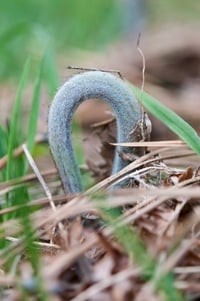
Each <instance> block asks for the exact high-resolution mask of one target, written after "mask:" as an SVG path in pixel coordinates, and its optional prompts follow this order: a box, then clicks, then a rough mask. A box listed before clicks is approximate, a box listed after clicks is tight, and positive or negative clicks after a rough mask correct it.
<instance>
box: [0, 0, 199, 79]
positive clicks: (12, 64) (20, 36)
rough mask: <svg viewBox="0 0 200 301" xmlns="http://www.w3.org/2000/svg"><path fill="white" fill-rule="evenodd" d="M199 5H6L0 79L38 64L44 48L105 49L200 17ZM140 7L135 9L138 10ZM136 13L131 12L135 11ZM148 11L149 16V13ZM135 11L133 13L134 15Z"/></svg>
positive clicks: (150, 1) (114, 0) (97, 0)
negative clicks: (159, 25) (174, 21)
mask: <svg viewBox="0 0 200 301" xmlns="http://www.w3.org/2000/svg"><path fill="white" fill-rule="evenodd" d="M198 2H199V1H192V3H191V1H187V0H182V1H177V0H168V1H165V0H159V1H155V0H146V1H145V0H144V1H143V0H139V1H138V0H132V1H131V0H57V1H53V0H48V1H47V0H42V1H39V0H29V1H26V0H7V1H1V8H0V20H1V26H0V61H1V67H0V79H1V80H5V79H8V78H10V77H16V76H19V74H20V73H21V70H22V65H23V64H24V62H25V60H26V58H27V56H30V55H31V56H32V57H33V59H34V60H35V62H37V61H39V60H40V58H41V55H42V54H43V53H44V51H45V49H46V48H48V49H51V59H52V58H53V53H56V54H66V52H67V51H70V50H72V49H74V48H78V49H89V50H101V49H103V48H104V47H105V46H106V45H108V44H110V43H111V42H112V41H114V40H115V39H117V38H119V37H120V36H122V35H123V34H124V33H127V32H129V31H130V27H131V28H133V27H135V28H137V25H138V22H140V21H141V20H144V19H145V24H150V23H151V24H156V22H157V21H162V22H163V20H164V19H167V18H176V17H177V16H178V17H181V18H182V17H183V18H185V17H186V18H187V17H189V18H190V19H196V18H198V12H199V11H198V10H197V9H196V7H197V6H198V7H199V4H198ZM134 6H135V8H136V7H137V9H139V10H137V9H135V10H134V12H135V13H134V12H133V8H134ZM131 10H132V11H131ZM147 11H148V13H147ZM131 12H132V14H131Z"/></svg>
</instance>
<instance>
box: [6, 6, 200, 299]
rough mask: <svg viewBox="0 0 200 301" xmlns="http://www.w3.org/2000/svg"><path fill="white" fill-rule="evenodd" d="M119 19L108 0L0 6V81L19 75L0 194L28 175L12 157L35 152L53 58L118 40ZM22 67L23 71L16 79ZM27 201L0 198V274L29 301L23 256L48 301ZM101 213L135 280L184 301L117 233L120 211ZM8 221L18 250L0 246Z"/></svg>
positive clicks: (191, 136)
mask: <svg viewBox="0 0 200 301" xmlns="http://www.w3.org/2000/svg"><path fill="white" fill-rule="evenodd" d="M162 2H163V1H162ZM171 2H172V1H170V3H171ZM175 2H177V1H175ZM183 2H184V3H186V1H183ZM173 3H174V1H173ZM88 6H89V7H90V9H88ZM119 16H120V9H119V6H118V5H117V4H116V1H114V0H87V1H84V0H68V1H65V0H58V1H47V0H46V1H45V0H44V1H36V0H34V1H33V0H30V1H25V0H16V1H15V0H8V1H4V2H2V3H1V9H0V18H1V27H0V60H1V69H0V78H1V79H3V80H5V81H6V80H7V79H8V78H10V77H14V78H15V79H16V76H19V74H21V73H22V74H21V78H20V80H19V84H18V90H17V92H16V99H15V105H14V108H13V112H12V114H11V117H10V120H9V122H8V124H7V125H1V126H0V158H3V157H4V158H5V156H7V159H6V165H5V166H4V167H1V170H0V179H1V184H2V187H6V183H8V182H9V181H10V180H15V179H19V178H21V177H22V176H24V175H27V173H28V163H27V159H26V158H25V157H24V155H20V156H17V157H15V156H14V155H13V154H14V150H15V149H16V148H18V147H19V146H21V144H22V143H24V142H25V141H26V143H27V146H28V149H29V151H30V152H31V153H33V151H34V147H35V137H36V130H37V121H38V114H39V103H40V98H41V95H40V92H41V85H42V84H43V83H44V84H45V85H46V87H47V89H48V92H49V95H51V96H52V95H53V94H54V92H55V90H56V89H57V87H58V82H59V80H58V70H57V66H56V59H55V56H54V53H55V52H56V53H57V52H58V53H59V54H60V53H65V52H66V51H70V49H72V48H73V47H85V48H90V49H97V48H99V47H100V48H103V47H104V46H105V45H106V43H108V42H109V41H110V40H111V39H114V38H115V37H116V36H117V35H118V34H119V32H120V28H121V27H122V20H121V18H119ZM27 57H29V58H28V59H27ZM23 65H24V69H23V72H21V71H22V67H21V66H23ZM30 77H31V78H32V79H33V81H34V87H33V91H32V94H31V95H32V104H31V108H30V115H29V124H28V126H25V125H24V123H23V116H22V114H21V105H22V96H23V92H24V89H25V87H26V84H27V82H28V80H29V78H30ZM133 91H134V93H135V94H136V95H137V97H138V99H140V100H141V102H142V103H143V105H144V106H145V107H146V108H147V110H149V111H150V112H151V113H152V114H154V115H155V116H156V117H157V118H159V119H160V120H161V121H163V122H164V123H165V124H166V125H167V126H168V127H169V128H170V129H171V130H172V131H174V132H175V133H176V134H177V135H178V136H179V137H180V139H182V140H184V141H185V142H186V143H187V144H188V145H189V147H190V148H192V149H193V150H194V151H195V152H196V153H198V154H200V138H199V137H198V135H197V134H196V132H195V131H194V129H193V128H191V126H189V125H188V124H187V123H186V122H185V121H184V120H182V119H181V118H180V117H179V116H177V115H176V114H175V113H174V112H172V111H170V110H169V109H168V108H166V107H164V106H163V105H161V104H160V103H159V101H157V100H155V99H154V98H152V97H151V96H149V95H148V94H146V93H144V92H142V91H141V90H139V89H137V88H135V87H133ZM77 131H78V132H79V130H77ZM77 147H78V149H77V150H78V159H79V162H80V163H83V154H82V149H80V145H78V146H77ZM87 181H88V179H87ZM2 191H3V188H2ZM32 200H33V196H32V195H31V193H30V190H29V187H28V185H27V184H20V185H18V186H17V187H15V188H14V187H12V189H11V190H10V191H7V193H6V194H3V192H2V194H1V197H0V210H1V214H0V224H1V225H0V262H1V267H0V269H2V270H3V273H5V274H6V273H8V274H10V273H14V274H15V275H17V276H18V277H17V278H18V283H17V284H16V286H17V287H18V288H19V289H20V290H22V291H23V293H22V295H23V296H24V298H23V300H30V299H29V295H28V293H27V289H26V288H25V285H24V287H23V285H22V284H23V283H21V279H22V278H21V276H22V275H21V270H20V260H21V259H22V257H23V256H26V260H27V262H28V264H29V265H30V266H31V269H32V270H31V272H32V277H33V278H31V279H32V280H33V279H36V285H35V286H34V290H36V292H37V295H38V296H39V299H38V300H41V301H44V300H48V299H49V298H48V296H47V293H46V292H45V289H44V288H43V287H42V285H43V282H42V276H41V274H42V273H41V269H42V266H41V254H40V252H39V250H38V249H37V248H36V247H35V241H37V236H36V233H35V226H34V223H33V221H32V213H33V212H35V210H40V208H39V207H37V208H36V207H34V209H33V207H31V206H29V203H30V201H32ZM14 206H19V207H18V208H17V209H16V210H13V211H12V212H4V211H3V210H5V209H9V208H12V207H14ZM101 210H102V212H103V215H104V218H105V221H106V223H107V224H108V225H109V226H110V227H111V228H112V229H113V233H114V235H115V237H116V239H117V240H118V241H119V242H120V244H121V245H122V246H123V249H124V250H125V252H126V254H128V256H129V258H130V259H131V260H132V259H135V260H136V261H137V264H138V266H139V267H140V268H141V270H142V272H141V276H142V281H146V282H148V281H149V282H151V283H153V284H154V287H155V289H156V290H158V291H159V293H161V294H162V295H164V296H165V300H170V301H171V300H183V298H182V297H181V295H180V294H179V292H178V291H177V289H176V288H175V285H174V278H173V275H172V274H171V273H166V274H164V275H161V277H160V278H159V279H158V275H159V273H158V271H159V262H156V261H155V259H152V258H151V256H150V255H149V254H148V251H147V247H146V246H145V244H144V243H143V242H142V241H141V240H140V238H139V235H138V234H137V233H136V232H135V230H134V229H132V227H131V228H130V227H128V226H124V225H122V226H119V224H118V219H120V218H121V214H120V212H119V211H118V210H116V211H115V210H107V209H105V208H101ZM12 220H13V221H15V220H16V221H19V224H20V226H21V227H19V230H18V229H14V230H15V231H14V235H13V236H15V237H16V238H19V239H20V242H22V243H21V245H20V246H21V248H19V249H18V248H17V247H18V246H17V244H16V245H14V244H13V243H12V242H11V241H9V240H8V239H7V234H6V230H7V228H6V226H5V225H6V223H7V222H10V221H12ZM13 246H14V247H13ZM0 272H1V271H0ZM1 291H3V289H2V288H1V287H0V298H1ZM33 298H34V297H33ZM31 300H32V298H31Z"/></svg>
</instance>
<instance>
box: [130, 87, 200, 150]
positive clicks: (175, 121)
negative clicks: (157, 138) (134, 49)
mask: <svg viewBox="0 0 200 301" xmlns="http://www.w3.org/2000/svg"><path fill="white" fill-rule="evenodd" d="M130 87H131V89H132V90H133V92H134V94H135V95H136V97H137V98H138V99H139V101H140V102H141V103H142V104H143V105H144V107H145V108H146V109H147V110H148V111H149V112H151V113H152V114H153V115H154V116H155V117H156V118H158V119H159V120H161V121H162V122H163V123H164V124H165V125H166V126H167V127H168V128H170V129H171V130H172V131H173V132H174V133H175V134H176V135H178V136H179V137H180V138H181V139H182V140H183V141H185V143H186V144H187V145H188V146H189V147H190V148H191V149H193V150H194V151H195V152H196V153H197V154H200V137H199V136H198V134H197V132H196V131H195V130H194V129H193V128H192V127H191V125H189V124H188V123H187V122H186V121H185V120H183V119H182V118H181V117H180V116H178V115H177V114H176V113H175V112H173V111H172V110H170V109H169V108H167V107H166V106H164V105H163V104H161V103H160V102H159V101H158V100H157V99H155V98H154V97H152V96H150V95H149V94H148V93H146V92H143V91H141V90H140V89H139V88H137V87H135V86H133V85H130Z"/></svg>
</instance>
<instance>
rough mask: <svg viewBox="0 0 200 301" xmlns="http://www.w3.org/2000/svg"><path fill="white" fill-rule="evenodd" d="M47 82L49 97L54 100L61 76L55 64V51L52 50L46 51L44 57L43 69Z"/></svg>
mask: <svg viewBox="0 0 200 301" xmlns="http://www.w3.org/2000/svg"><path fill="white" fill-rule="evenodd" d="M43 73H44V78H45V82H46V85H47V88H48V92H49V96H50V97H51V98H52V97H53V96H54V94H55V92H56V90H57V88H58V85H59V76H58V71H57V67H56V64H55V58H54V54H53V50H52V49H51V48H49V49H47V50H46V53H45V56H44V68H43Z"/></svg>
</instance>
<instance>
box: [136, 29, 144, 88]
mask: <svg viewBox="0 0 200 301" xmlns="http://www.w3.org/2000/svg"><path fill="white" fill-rule="evenodd" d="M140 38H141V32H140V33H139V35H138V39H137V50H138V52H139V53H140V55H141V57H142V86H141V90H142V92H143V91H144V83H145V57H144V53H143V51H142V49H141V48H140V46H139V45H140Z"/></svg>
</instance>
